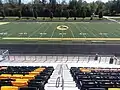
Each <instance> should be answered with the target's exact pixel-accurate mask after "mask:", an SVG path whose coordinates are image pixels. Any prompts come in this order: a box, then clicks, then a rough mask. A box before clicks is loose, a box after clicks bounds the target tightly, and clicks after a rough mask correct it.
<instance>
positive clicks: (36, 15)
mask: <svg viewBox="0 0 120 90" xmlns="http://www.w3.org/2000/svg"><path fill="white" fill-rule="evenodd" d="M33 17H34V18H35V19H37V17H38V14H37V10H36V7H34V8H33Z"/></svg>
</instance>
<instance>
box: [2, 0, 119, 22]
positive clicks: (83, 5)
mask: <svg viewBox="0 0 120 90" xmlns="http://www.w3.org/2000/svg"><path fill="white" fill-rule="evenodd" d="M119 13H120V0H112V1H108V2H106V3H104V2H102V1H100V0H98V1H96V2H91V3H87V2H86V1H82V0H70V1H69V2H66V1H65V0H63V1H62V2H59V1H56V0H49V2H47V1H46V0H42V1H41V0H32V1H31V2H29V3H24V2H21V0H0V15H1V16H2V17H3V18H5V17H6V16H18V17H19V18H21V17H34V18H35V19H37V17H43V19H45V18H46V17H50V18H51V19H52V18H53V17H58V18H59V19H60V18H61V17H66V19H68V18H69V17H74V20H76V18H77V17H82V18H83V19H84V18H85V17H91V20H92V17H93V16H95V15H99V18H102V17H103V15H111V16H113V15H119Z"/></svg>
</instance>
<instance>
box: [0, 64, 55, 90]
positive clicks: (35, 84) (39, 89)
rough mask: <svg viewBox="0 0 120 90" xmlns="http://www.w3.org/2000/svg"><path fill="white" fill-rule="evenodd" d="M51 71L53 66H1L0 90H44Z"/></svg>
mask: <svg viewBox="0 0 120 90" xmlns="http://www.w3.org/2000/svg"><path fill="white" fill-rule="evenodd" d="M53 71H54V68H53V67H45V66H43V67H36V66H35V67H34V66H28V67H27V66H8V67H5V66H2V67H1V68H0V87H1V89H0V90H44V86H45V84H46V83H47V82H48V79H49V78H50V76H51V75H52V72H53Z"/></svg>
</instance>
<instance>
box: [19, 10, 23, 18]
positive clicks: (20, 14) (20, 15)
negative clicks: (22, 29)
mask: <svg viewBox="0 0 120 90" xmlns="http://www.w3.org/2000/svg"><path fill="white" fill-rule="evenodd" d="M18 17H19V19H21V17H22V13H21V10H19V11H18Z"/></svg>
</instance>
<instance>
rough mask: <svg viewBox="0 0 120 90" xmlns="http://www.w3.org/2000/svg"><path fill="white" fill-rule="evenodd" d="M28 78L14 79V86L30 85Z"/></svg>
mask: <svg viewBox="0 0 120 90" xmlns="http://www.w3.org/2000/svg"><path fill="white" fill-rule="evenodd" d="M28 81H29V80H28V79H16V81H12V85H13V86H17V87H24V86H27V85H28Z"/></svg>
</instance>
